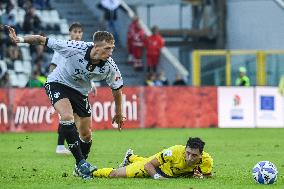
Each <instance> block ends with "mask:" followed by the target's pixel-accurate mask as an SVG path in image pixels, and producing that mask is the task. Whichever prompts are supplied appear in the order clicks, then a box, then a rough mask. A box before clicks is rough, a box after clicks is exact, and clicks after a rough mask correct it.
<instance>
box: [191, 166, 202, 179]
mask: <svg viewBox="0 0 284 189" xmlns="http://www.w3.org/2000/svg"><path fill="white" fill-rule="evenodd" d="M193 178H198V179H203V178H204V176H203V174H202V173H201V172H200V171H199V169H198V167H197V168H195V169H194V171H193Z"/></svg>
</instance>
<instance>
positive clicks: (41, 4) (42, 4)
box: [32, 0, 51, 10]
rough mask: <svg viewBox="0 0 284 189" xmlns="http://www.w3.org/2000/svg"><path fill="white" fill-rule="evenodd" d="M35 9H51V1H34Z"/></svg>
mask: <svg viewBox="0 0 284 189" xmlns="http://www.w3.org/2000/svg"><path fill="white" fill-rule="evenodd" d="M32 3H33V7H34V8H35V9H40V10H43V9H51V6H50V1H49V0H33V2H32Z"/></svg>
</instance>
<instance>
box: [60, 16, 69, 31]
mask: <svg viewBox="0 0 284 189" xmlns="http://www.w3.org/2000/svg"><path fill="white" fill-rule="evenodd" d="M60 33H62V34H69V26H68V23H67V20H66V19H61V20H60Z"/></svg>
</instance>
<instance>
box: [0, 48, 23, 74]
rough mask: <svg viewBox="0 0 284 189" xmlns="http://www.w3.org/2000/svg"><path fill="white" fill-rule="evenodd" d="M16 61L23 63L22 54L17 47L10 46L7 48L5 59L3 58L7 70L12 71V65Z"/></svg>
mask: <svg viewBox="0 0 284 189" xmlns="http://www.w3.org/2000/svg"><path fill="white" fill-rule="evenodd" d="M17 60H19V61H23V57H22V52H21V50H20V48H19V47H18V46H17V45H11V46H9V47H8V48H7V52H6V57H5V58H4V61H5V62H6V64H7V68H8V69H10V70H13V69H14V63H15V61H17Z"/></svg>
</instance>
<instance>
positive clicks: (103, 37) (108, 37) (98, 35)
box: [93, 31, 114, 43]
mask: <svg viewBox="0 0 284 189" xmlns="http://www.w3.org/2000/svg"><path fill="white" fill-rule="evenodd" d="M102 41H106V42H107V43H110V42H113V41H114V37H113V35H112V34H111V33H110V32H107V31H97V32H95V33H94V35H93V42H94V43H97V42H102Z"/></svg>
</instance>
